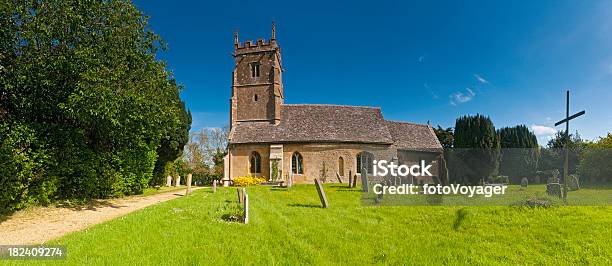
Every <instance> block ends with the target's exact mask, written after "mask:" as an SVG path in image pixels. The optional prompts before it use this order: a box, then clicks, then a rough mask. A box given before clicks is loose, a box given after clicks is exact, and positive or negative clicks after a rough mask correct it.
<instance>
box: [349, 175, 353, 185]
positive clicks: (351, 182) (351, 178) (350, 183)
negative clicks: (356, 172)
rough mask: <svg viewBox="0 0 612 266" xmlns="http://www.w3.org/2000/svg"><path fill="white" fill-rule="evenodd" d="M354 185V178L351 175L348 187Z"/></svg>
mask: <svg viewBox="0 0 612 266" xmlns="http://www.w3.org/2000/svg"><path fill="white" fill-rule="evenodd" d="M352 185H353V177H352V176H350V175H349V180H348V187H349V188H351V187H352Z"/></svg>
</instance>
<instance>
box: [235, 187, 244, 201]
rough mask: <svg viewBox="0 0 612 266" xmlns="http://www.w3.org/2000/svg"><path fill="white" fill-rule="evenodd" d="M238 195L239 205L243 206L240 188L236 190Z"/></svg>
mask: <svg viewBox="0 0 612 266" xmlns="http://www.w3.org/2000/svg"><path fill="white" fill-rule="evenodd" d="M236 193H237V194H238V203H241V204H242V196H243V195H242V189H240V188H239V187H238V188H236Z"/></svg>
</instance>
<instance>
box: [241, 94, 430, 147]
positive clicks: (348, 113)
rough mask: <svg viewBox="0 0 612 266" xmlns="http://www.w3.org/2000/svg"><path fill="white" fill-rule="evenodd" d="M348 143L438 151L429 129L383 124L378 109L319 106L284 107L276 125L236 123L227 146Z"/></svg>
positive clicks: (410, 125)
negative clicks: (244, 144) (243, 144)
mask: <svg viewBox="0 0 612 266" xmlns="http://www.w3.org/2000/svg"><path fill="white" fill-rule="evenodd" d="M287 142H350V143H376V144H393V143H396V144H397V145H398V148H399V149H408V150H419V151H426V150H430V149H435V148H441V146H440V143H439V142H437V138H436V136H435V134H434V133H433V130H432V129H431V127H429V126H428V125H417V124H410V123H400V122H391V121H386V120H384V118H383V116H382V113H381V111H380V108H375V107H361V106H341V105H319V104H284V105H282V109H281V121H280V123H279V124H278V125H274V124H271V123H269V122H239V123H237V124H236V126H235V127H234V128H232V131H231V132H230V143H232V144H238V143H287Z"/></svg>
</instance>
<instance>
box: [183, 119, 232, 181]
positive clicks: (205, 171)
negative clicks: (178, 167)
mask: <svg viewBox="0 0 612 266" xmlns="http://www.w3.org/2000/svg"><path fill="white" fill-rule="evenodd" d="M228 134H229V130H228V127H223V128H212V129H202V130H200V131H198V132H194V133H192V134H191V137H190V140H189V143H187V146H186V148H185V155H184V156H183V159H184V160H185V161H186V162H187V164H188V166H189V167H190V168H191V169H192V170H193V171H194V180H195V177H196V176H197V179H198V180H200V181H202V182H205V183H208V182H211V181H212V179H220V178H221V177H222V176H223V167H224V165H223V158H224V157H225V155H226V154H227V153H226V150H227V148H226V146H227V137H228Z"/></svg>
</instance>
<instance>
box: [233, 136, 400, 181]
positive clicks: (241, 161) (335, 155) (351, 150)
mask: <svg viewBox="0 0 612 266" xmlns="http://www.w3.org/2000/svg"><path fill="white" fill-rule="evenodd" d="M253 151H257V152H258V153H259V154H260V155H261V160H262V161H261V165H262V169H261V170H262V173H261V175H262V176H263V177H265V178H266V179H267V178H268V177H269V175H270V166H269V165H270V161H269V155H270V145H269V144H233V145H232V147H230V155H231V156H230V160H231V169H230V171H231V177H232V178H233V177H238V176H244V175H248V174H249V156H250V155H251V153H252V152H253ZM362 151H368V152H370V153H372V154H373V155H374V160H380V159H385V160H389V161H390V160H391V159H392V158H393V157H394V156H395V155H396V150H395V148H394V146H392V145H380V144H347V143H320V144H318V143H303V144H284V145H283V162H282V165H281V166H280V167H279V168H280V170H281V171H282V178H284V179H286V177H287V175H288V174H289V173H290V171H291V157H292V156H293V154H294V153H295V152H298V153H300V154H301V155H302V158H303V168H304V174H302V175H294V176H293V180H294V183H312V182H314V178H319V179H322V178H324V179H326V181H327V182H336V172H338V165H339V158H340V157H342V158H343V161H344V172H343V173H340V175H341V176H343V177H344V179H345V180H347V181H348V174H349V171H350V172H351V173H353V174H355V173H356V172H357V161H356V158H357V154H358V153H360V152H362ZM323 164H325V169H327V171H326V172H327V174H326V176H323V173H322V169H323Z"/></svg>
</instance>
